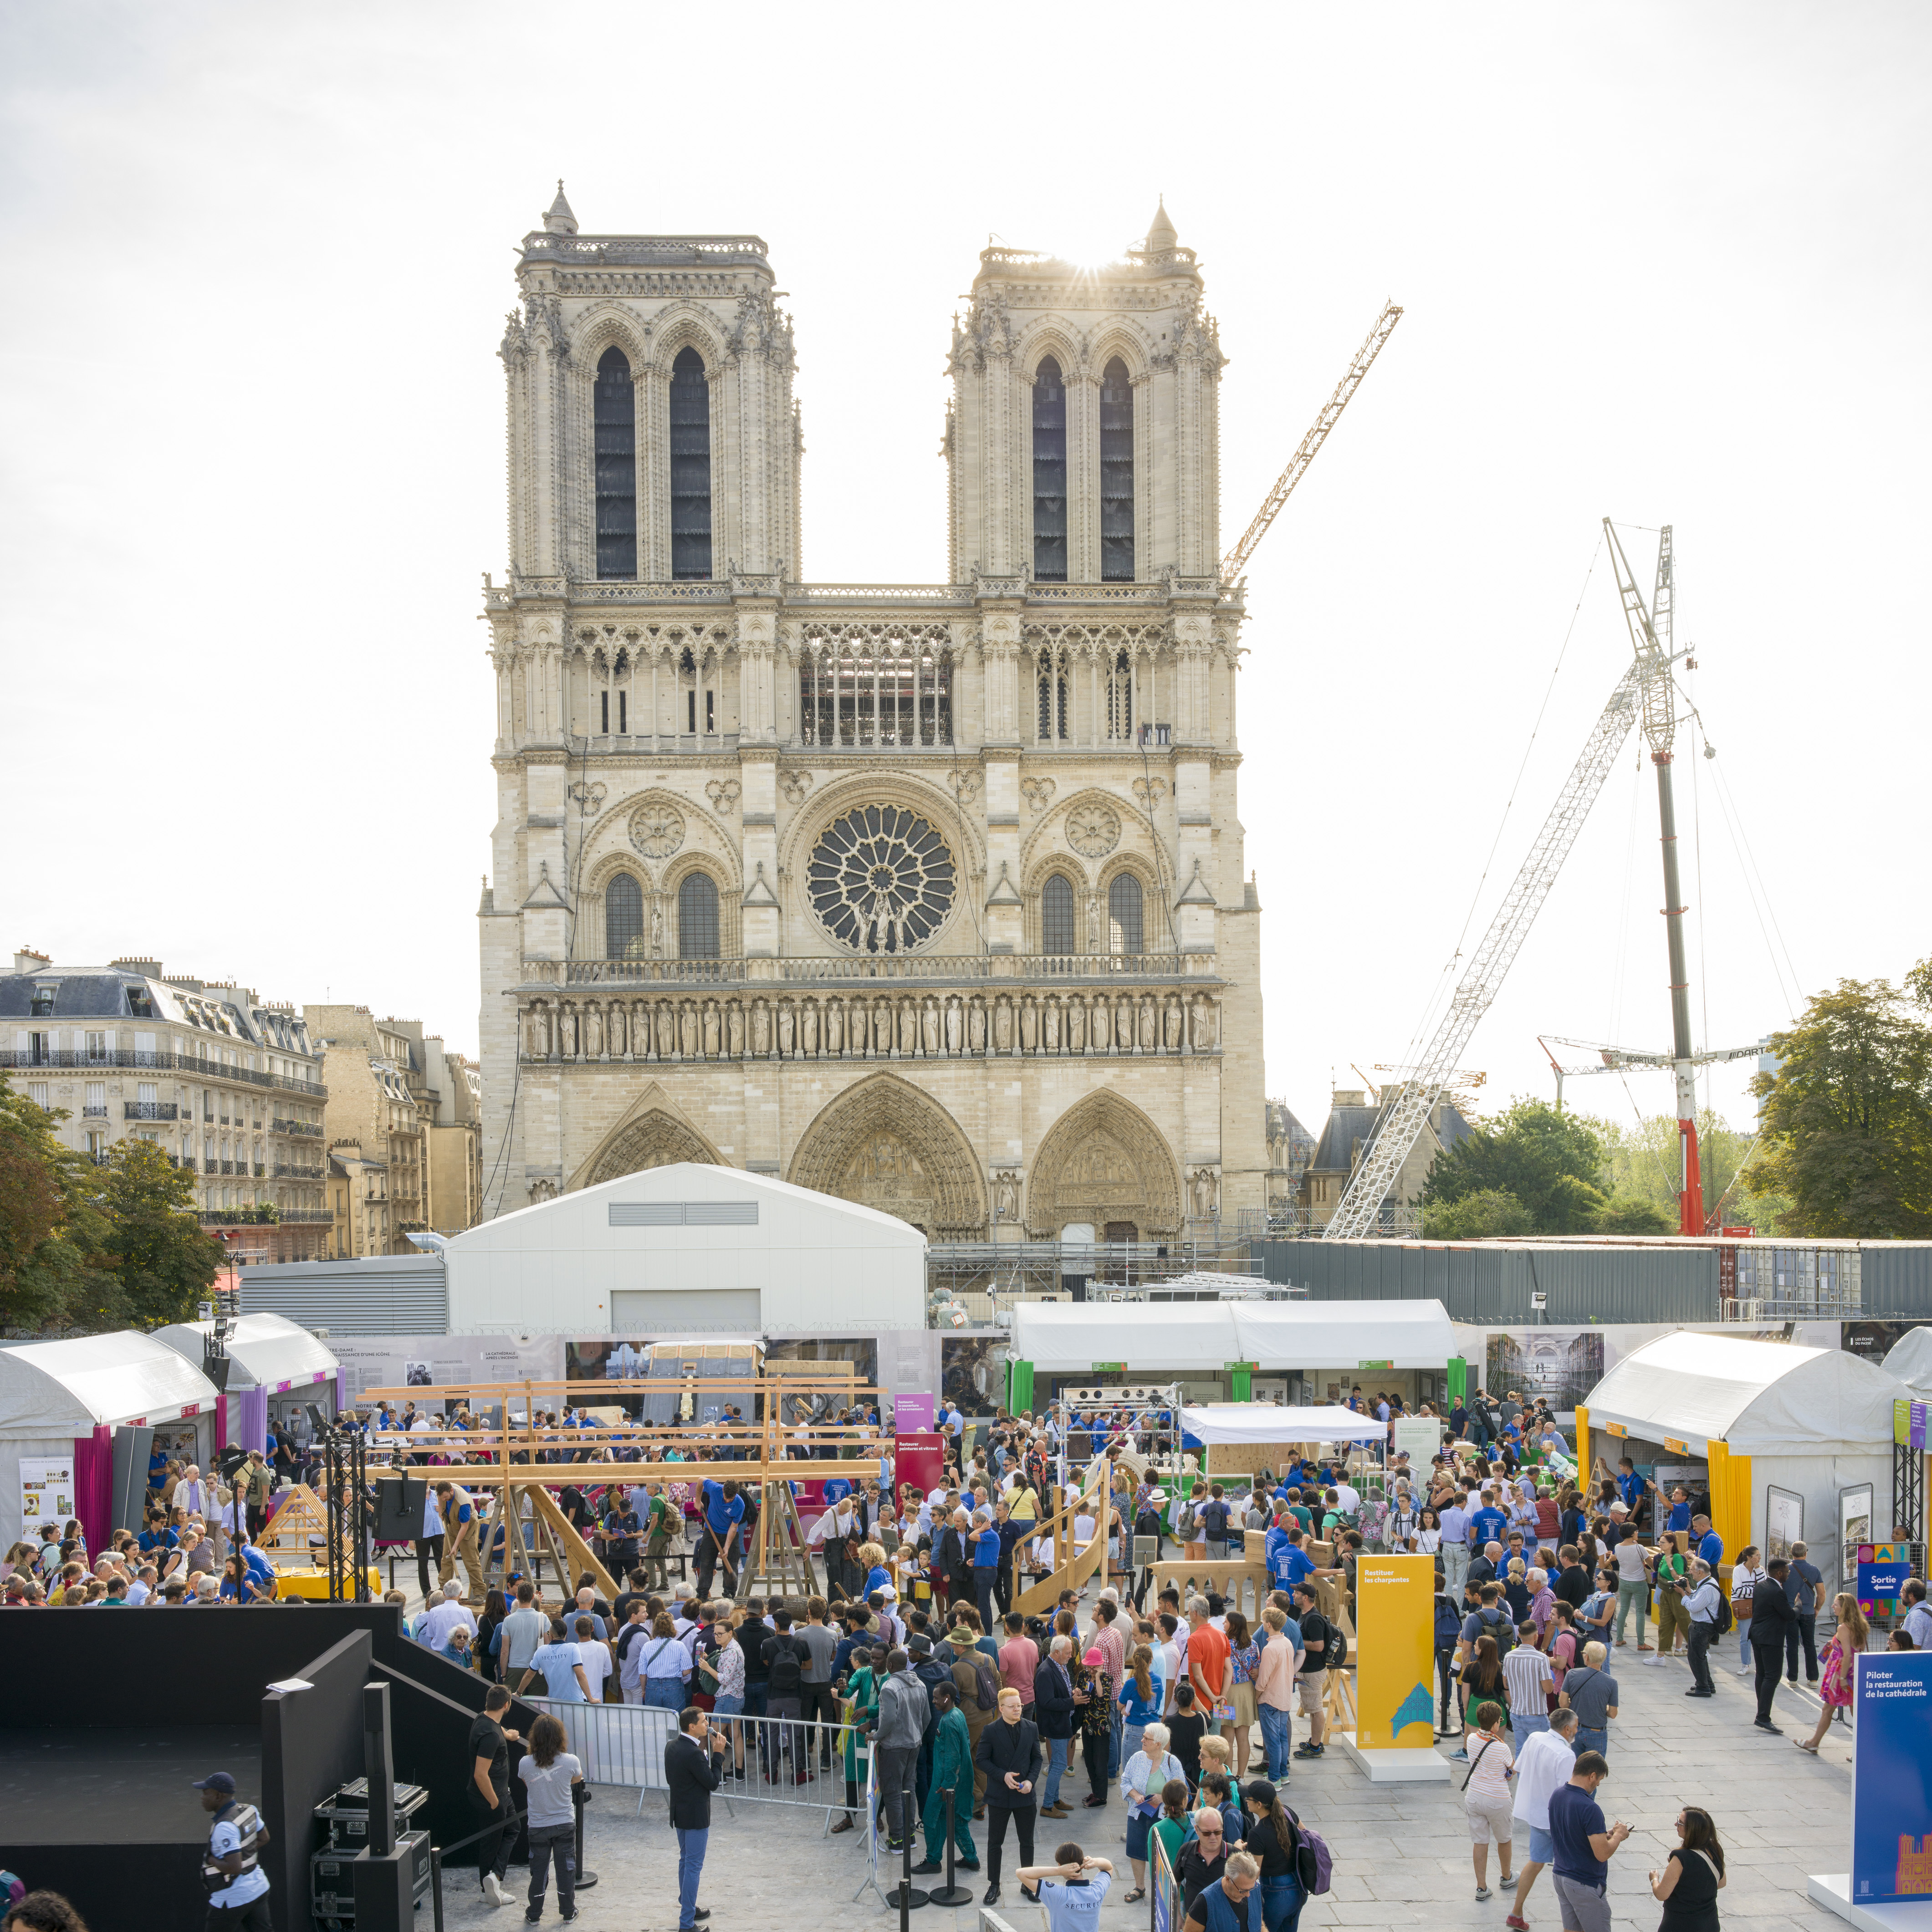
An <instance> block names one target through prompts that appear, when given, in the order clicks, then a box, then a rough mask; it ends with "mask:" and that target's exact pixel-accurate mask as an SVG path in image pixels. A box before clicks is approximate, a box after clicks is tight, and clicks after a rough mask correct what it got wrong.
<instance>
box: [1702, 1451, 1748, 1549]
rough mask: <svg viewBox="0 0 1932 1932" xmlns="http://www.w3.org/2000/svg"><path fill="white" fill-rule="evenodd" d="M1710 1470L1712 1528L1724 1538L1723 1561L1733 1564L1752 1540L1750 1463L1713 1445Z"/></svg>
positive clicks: (1744, 1457) (1709, 1458)
mask: <svg viewBox="0 0 1932 1932" xmlns="http://www.w3.org/2000/svg"><path fill="white" fill-rule="evenodd" d="M1707 1460H1708V1462H1709V1467H1710V1471H1711V1527H1712V1529H1715V1531H1716V1532H1718V1535H1720V1536H1721V1537H1722V1538H1724V1558H1723V1560H1724V1562H1727V1563H1733V1562H1736V1560H1737V1554H1738V1552H1739V1550H1742V1549H1743V1548H1744V1547H1745V1545H1746V1544H1748V1543H1749V1542H1750V1541H1751V1458H1750V1457H1748V1456H1733V1454H1731V1452H1730V1450H1729V1449H1728V1448H1726V1447H1725V1445H1724V1444H1723V1443H1721V1442H1713V1443H1712V1445H1710V1453H1709V1457H1708V1458H1707Z"/></svg>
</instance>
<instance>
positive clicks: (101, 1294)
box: [0, 1073, 120, 1333]
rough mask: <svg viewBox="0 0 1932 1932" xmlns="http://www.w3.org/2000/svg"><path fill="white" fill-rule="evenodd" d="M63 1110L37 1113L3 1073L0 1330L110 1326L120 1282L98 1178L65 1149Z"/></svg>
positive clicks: (0, 1080) (0, 1090)
mask: <svg viewBox="0 0 1932 1932" xmlns="http://www.w3.org/2000/svg"><path fill="white" fill-rule="evenodd" d="M66 1118H67V1115H66V1113H65V1112H64V1111H63V1110H62V1109H58V1108H54V1109H47V1108H43V1107H37V1106H34V1103H33V1102H32V1101H31V1100H28V1098H27V1097H26V1095H25V1094H17V1093H16V1092H15V1091H13V1087H12V1085H11V1083H10V1082H9V1081H8V1080H7V1076H6V1075H5V1073H0V1325H4V1326H5V1327H6V1328H13V1329H21V1330H25V1331H28V1332H29V1333H31V1332H32V1331H36V1330H38V1329H42V1328H55V1327H60V1326H64V1325H76V1326H82V1327H96V1326H99V1327H111V1326H112V1325H113V1322H114V1320H115V1316H116V1315H117V1314H118V1311H119V1307H120V1290H119V1283H118V1281H117V1280H116V1279H115V1276H114V1274H113V1271H112V1265H111V1262H110V1260H109V1259H108V1257H107V1253H106V1250H107V1238H108V1234H109V1232H110V1230H109V1223H108V1220H107V1214H105V1212H104V1211H103V1208H102V1205H101V1172H100V1170H99V1169H98V1168H96V1167H95V1165H94V1163H92V1161H90V1160H86V1158H85V1157H83V1156H82V1155H80V1154H76V1153H75V1152H74V1151H73V1149H71V1148H65V1147H63V1146H62V1145H61V1142H60V1140H59V1138H58V1134H57V1133H56V1132H55V1130H56V1129H57V1128H58V1126H59V1124H60V1123H61V1122H62V1121H64V1120H65V1119H66Z"/></svg>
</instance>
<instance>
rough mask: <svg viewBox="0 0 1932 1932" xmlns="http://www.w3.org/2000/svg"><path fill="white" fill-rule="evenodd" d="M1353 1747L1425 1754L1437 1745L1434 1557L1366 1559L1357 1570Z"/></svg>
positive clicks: (1365, 1749)
mask: <svg viewBox="0 0 1932 1932" xmlns="http://www.w3.org/2000/svg"><path fill="white" fill-rule="evenodd" d="M1355 1629H1356V1643H1355V1655H1356V1659H1357V1662H1356V1667H1355V1677H1356V1684H1355V1715H1356V1728H1355V1743H1356V1745H1357V1747H1358V1748H1359V1749H1361V1750H1362V1751H1395V1750H1403V1751H1418V1750H1420V1751H1427V1750H1428V1749H1430V1748H1431V1747H1432V1746H1433V1745H1434V1744H1435V1742H1436V1705H1435V1700H1434V1698H1433V1695H1432V1694H1431V1692H1430V1685H1431V1683H1432V1682H1433V1679H1434V1674H1435V1670H1436V1637H1435V1632H1436V1559H1434V1558H1433V1556H1364V1557H1361V1559H1358V1562H1357V1563H1356V1565H1355Z"/></svg>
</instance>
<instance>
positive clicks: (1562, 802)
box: [1322, 600, 1671, 1241]
mask: <svg viewBox="0 0 1932 1932" xmlns="http://www.w3.org/2000/svg"><path fill="white" fill-rule="evenodd" d="M1640 601H1641V600H1640ZM1631 634H1632V643H1633V644H1634V646H1635V655H1634V658H1633V659H1632V661H1631V665H1630V667H1629V669H1628V670H1626V671H1625V673H1624V674H1623V676H1622V677H1621V678H1620V679H1618V681H1617V687H1616V689H1615V690H1614V691H1612V692H1611V693H1610V702H1609V703H1607V704H1606V705H1605V706H1604V709H1603V713H1602V715H1601V716H1600V717H1599V718H1598V720H1597V722H1596V725H1595V728H1594V729H1593V730H1592V732H1591V733H1590V736H1589V739H1587V740H1586V742H1585V744H1584V746H1583V753H1582V755H1581V756H1580V757H1579V758H1578V759H1577V762H1576V763H1575V764H1574V766H1572V767H1571V772H1570V775H1569V777H1568V778H1567V779H1565V781H1564V785H1563V789H1562V791H1561V792H1560V793H1559V794H1558V795H1557V799H1556V804H1555V805H1553V807H1552V808H1551V810H1550V816H1549V817H1547V819H1545V820H1544V822H1543V829H1541V831H1540V832H1538V834H1537V835H1536V841H1535V844H1532V846H1531V847H1530V848H1529V856H1527V857H1526V859H1524V860H1523V865H1522V867H1521V868H1520V870H1519V871H1517V875H1516V877H1515V879H1514V880H1513V881H1512V882H1511V886H1510V889H1509V891H1508V894H1507V895H1506V896H1505V898H1504V900H1503V902H1502V904H1501V905H1500V906H1499V907H1497V909H1496V916H1495V917H1494V918H1493V919H1491V920H1490V927H1489V930H1488V931H1487V932H1485V933H1484V935H1483V938H1482V943H1481V945H1479V946H1478V947H1477V949H1476V952H1475V957H1474V958H1473V959H1471V961H1470V962H1469V970H1468V971H1466V973H1464V974H1463V977H1462V980H1461V982H1460V984H1459V985H1458V986H1457V989H1456V990H1455V992H1454V994H1453V995H1451V998H1450V1001H1449V1006H1448V1010H1447V1011H1446V1012H1445V1013H1444V1015H1443V1016H1442V1020H1441V1022H1439V1025H1437V1027H1436V1034H1435V1037H1434V1038H1433V1039H1432V1040H1430V1043H1429V1045H1428V1047H1427V1050H1426V1051H1425V1052H1424V1054H1423V1056H1422V1058H1421V1060H1420V1061H1418V1063H1417V1065H1416V1069H1415V1073H1414V1075H1413V1076H1412V1078H1411V1079H1409V1080H1408V1081H1407V1082H1406V1083H1405V1085H1403V1089H1402V1091H1401V1093H1400V1094H1399V1095H1398V1096H1397V1100H1396V1103H1395V1105H1394V1106H1393V1107H1391V1109H1389V1111H1388V1114H1387V1115H1385V1117H1384V1118H1383V1120H1382V1124H1381V1126H1380V1127H1379V1130H1377V1132H1376V1137H1375V1139H1374V1140H1373V1142H1371V1144H1370V1148H1369V1151H1368V1153H1367V1154H1366V1155H1365V1156H1364V1157H1363V1160H1362V1163H1361V1166H1359V1167H1358V1168H1357V1169H1356V1170H1355V1172H1354V1174H1352V1175H1351V1176H1350V1177H1349V1184H1348V1186H1347V1187H1346V1188H1345V1189H1344V1190H1343V1193H1342V1198H1341V1199H1340V1201H1339V1202H1337V1203H1336V1205H1335V1212H1334V1215H1333V1216H1332V1217H1331V1218H1330V1220H1329V1223H1328V1226H1327V1227H1326V1228H1325V1229H1323V1230H1322V1238H1323V1239H1324V1240H1325V1241H1362V1240H1364V1239H1366V1238H1368V1237H1370V1236H1372V1235H1374V1234H1376V1232H1377V1231H1378V1229H1379V1227H1380V1225H1381V1222H1382V1202H1383V1199H1384V1197H1385V1196H1387V1194H1388V1191H1389V1189H1390V1188H1391V1187H1392V1186H1393V1185H1394V1181H1395V1178H1396V1176H1397V1175H1399V1174H1400V1172H1402V1169H1403V1163H1405V1162H1406V1161H1407V1160H1408V1159H1409V1150H1410V1149H1411V1148H1413V1147H1414V1146H1415V1142H1416V1137H1417V1136H1418V1135H1419V1134H1420V1133H1421V1132H1422V1130H1423V1127H1424V1124H1426V1123H1427V1121H1428V1119H1429V1118H1430V1115H1431V1114H1433V1112H1435V1109H1436V1103H1437V1101H1438V1100H1440V1099H1441V1098H1442V1089H1443V1088H1444V1086H1445V1085H1446V1084H1447V1083H1448V1079H1449V1077H1450V1076H1451V1073H1452V1072H1453V1070H1454V1068H1455V1067H1456V1065H1457V1062H1458V1061H1460V1059H1461V1058H1462V1056H1463V1049H1464V1048H1465V1047H1466V1046H1468V1045H1469V1040H1470V1038H1471V1037H1472V1035H1473V1034H1475V1031H1476V1026H1477V1023H1478V1022H1479V1021H1480V1020H1481V1019H1482V1017H1483V1016H1484V1013H1487V1012H1488V1010H1489V1009H1490V1004H1491V1003H1492V1002H1493V1001H1494V1000H1495V998H1496V995H1497V994H1498V992H1500V991H1501V990H1502V983H1503V980H1504V979H1505V976H1506V975H1507V974H1508V971H1509V969H1510V965H1511V962H1512V961H1513V960H1514V959H1515V958H1516V956H1517V953H1519V952H1520V951H1521V950H1522V948H1523V941H1525V940H1526V939H1527V938H1529V929H1530V928H1531V927H1532V926H1534V925H1535V923H1536V916H1537V914H1538V913H1540V912H1541V910H1543V902H1544V900H1545V899H1547V898H1548V897H1549V896H1550V887H1551V886H1553V885H1554V884H1555V883H1556V875H1557V874H1558V873H1559V872H1560V871H1562V869H1563V862H1564V860H1565V859H1567V858H1568V856H1570V848H1571V846H1573V845H1574V844H1575V843H1576V842H1577V833H1578V832H1580V831H1582V830H1583V821H1584V820H1585V819H1586V818H1587V817H1589V815H1590V808H1591V806H1592V805H1594V804H1595V803H1596V802H1597V794H1598V793H1599V792H1600V791H1601V790H1603V788H1604V779H1605V778H1607V777H1608V776H1609V775H1610V767H1611V766H1612V765H1613V764H1614V763H1616V757H1617V754H1618V753H1619V751H1622V748H1623V745H1624V742H1625V739H1628V737H1629V736H1630V733H1631V726H1632V725H1633V724H1634V723H1635V722H1636V721H1637V712H1638V710H1639V709H1640V707H1641V708H1643V709H1645V710H1646V712H1655V711H1656V710H1657V709H1658V707H1660V706H1668V705H1669V703H1670V697H1669V694H1668V692H1667V691H1662V692H1660V691H1658V688H1657V687H1658V685H1659V684H1660V683H1661V684H1663V685H1666V686H1667V685H1669V683H1670V664H1671V659H1670V657H1669V656H1668V655H1666V653H1665V652H1664V649H1662V647H1661V646H1660V645H1659V643H1658V640H1657V634H1656V632H1655V630H1654V629H1653V628H1652V626H1651V625H1650V624H1649V622H1644V623H1643V624H1641V625H1637V624H1633V625H1632V626H1631Z"/></svg>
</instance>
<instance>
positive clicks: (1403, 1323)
mask: <svg viewBox="0 0 1932 1932" xmlns="http://www.w3.org/2000/svg"><path fill="white" fill-rule="evenodd" d="M1013 1353H1014V1355H1016V1357H1018V1358H1019V1360H1020V1361H1023V1362H1031V1364H1033V1365H1034V1370H1036V1372H1043V1373H1046V1374H1049V1375H1085V1374H1087V1373H1089V1372H1090V1371H1091V1369H1092V1368H1093V1366H1094V1364H1095V1363H1096V1362H1107V1361H1114V1362H1121V1361H1124V1362H1125V1363H1126V1364H1127V1366H1128V1367H1129V1368H1130V1369H1134V1370H1140V1371H1142V1373H1150V1374H1156V1375H1158V1374H1161V1373H1166V1374H1171V1375H1199V1374H1204V1373H1214V1374H1219V1373H1220V1372H1221V1371H1222V1370H1223V1369H1225V1368H1226V1367H1227V1365H1228V1364H1229V1363H1230V1362H1256V1363H1259V1364H1260V1365H1261V1366H1262V1367H1263V1368H1264V1369H1277V1368H1279V1369H1337V1368H1339V1369H1348V1370H1355V1369H1357V1368H1358V1367H1360V1366H1361V1364H1362V1363H1364V1362H1370V1361H1374V1362H1389V1363H1392V1364H1394V1366H1395V1367H1397V1368H1399V1369H1402V1368H1440V1367H1442V1365H1443V1364H1444V1363H1445V1362H1446V1361H1448V1359H1449V1358H1450V1356H1451V1355H1453V1354H1454V1353H1455V1347H1454V1340H1453V1336H1452V1331H1451V1326H1450V1322H1449V1316H1448V1311H1447V1310H1445V1308H1444V1307H1443V1306H1442V1303H1441V1302H1439V1301H1175V1302H1169V1301H1147V1302H1127V1303H1121V1302H1091V1301H1090V1302H1064V1301H1022V1302H1020V1303H1019V1304H1016V1306H1015V1307H1014V1309H1013Z"/></svg>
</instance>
